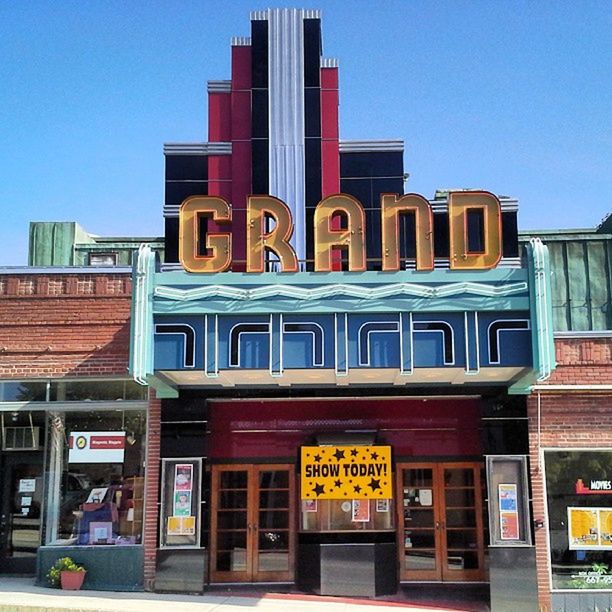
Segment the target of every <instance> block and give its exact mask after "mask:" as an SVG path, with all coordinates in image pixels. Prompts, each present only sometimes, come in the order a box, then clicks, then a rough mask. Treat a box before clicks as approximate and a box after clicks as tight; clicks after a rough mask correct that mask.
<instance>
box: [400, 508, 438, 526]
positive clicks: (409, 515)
mask: <svg viewBox="0 0 612 612" xmlns="http://www.w3.org/2000/svg"><path fill="white" fill-rule="evenodd" d="M404 521H405V524H406V527H433V526H434V513H433V510H416V509H409V508H406V509H405V510H404Z"/></svg>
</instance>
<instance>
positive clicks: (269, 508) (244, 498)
mask: <svg viewBox="0 0 612 612" xmlns="http://www.w3.org/2000/svg"><path fill="white" fill-rule="evenodd" d="M293 471H294V470H293V466H291V465H219V466H213V470H212V483H211V486H212V508H211V510H212V514H211V546H210V555H211V561H210V562H211V581H212V582H292V581H293V579H294V550H295V546H294V538H295V529H294V520H295V517H294V477H293Z"/></svg>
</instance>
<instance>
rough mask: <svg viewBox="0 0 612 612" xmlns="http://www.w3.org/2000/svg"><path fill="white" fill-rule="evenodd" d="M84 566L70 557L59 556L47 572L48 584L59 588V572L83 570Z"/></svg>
mask: <svg viewBox="0 0 612 612" xmlns="http://www.w3.org/2000/svg"><path fill="white" fill-rule="evenodd" d="M84 571H85V568H84V567H83V566H82V565H78V564H77V563H75V562H74V559H72V558H71V557H60V558H59V559H58V560H57V561H56V562H55V563H54V564H53V565H52V566H51V568H50V569H49V571H48V572H47V580H48V581H49V584H50V585H51V586H52V587H54V588H56V589H59V587H60V573H61V572H84Z"/></svg>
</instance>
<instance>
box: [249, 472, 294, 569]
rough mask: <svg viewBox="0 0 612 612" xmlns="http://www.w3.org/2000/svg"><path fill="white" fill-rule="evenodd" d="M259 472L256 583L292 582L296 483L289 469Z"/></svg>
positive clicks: (256, 525)
mask: <svg viewBox="0 0 612 612" xmlns="http://www.w3.org/2000/svg"><path fill="white" fill-rule="evenodd" d="M272 467H273V466H270V467H268V466H259V467H257V468H256V470H257V487H258V491H257V498H258V506H257V521H256V524H255V527H254V528H255V531H256V533H257V538H256V545H257V550H256V553H255V563H254V579H255V580H288V579H290V575H291V574H290V573H291V570H292V567H291V565H292V554H293V551H292V548H293V547H292V545H291V539H292V529H291V525H292V516H293V515H292V505H293V502H292V497H293V496H292V487H291V484H292V481H291V474H290V472H289V468H288V467H283V469H276V468H275V469H272Z"/></svg>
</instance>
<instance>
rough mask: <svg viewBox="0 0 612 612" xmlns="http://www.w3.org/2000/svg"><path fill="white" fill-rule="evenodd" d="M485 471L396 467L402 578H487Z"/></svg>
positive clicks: (466, 466)
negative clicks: (483, 486)
mask: <svg viewBox="0 0 612 612" xmlns="http://www.w3.org/2000/svg"><path fill="white" fill-rule="evenodd" d="M481 468H482V465H481V464H480V463H399V464H398V465H397V491H398V495H397V499H398V517H399V525H398V534H399V540H400V541H399V546H398V550H399V555H400V580H405V581H430V580H432V581H448V582H467V581H481V580H484V578H485V573H484V532H483V518H482V485H481Z"/></svg>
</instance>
